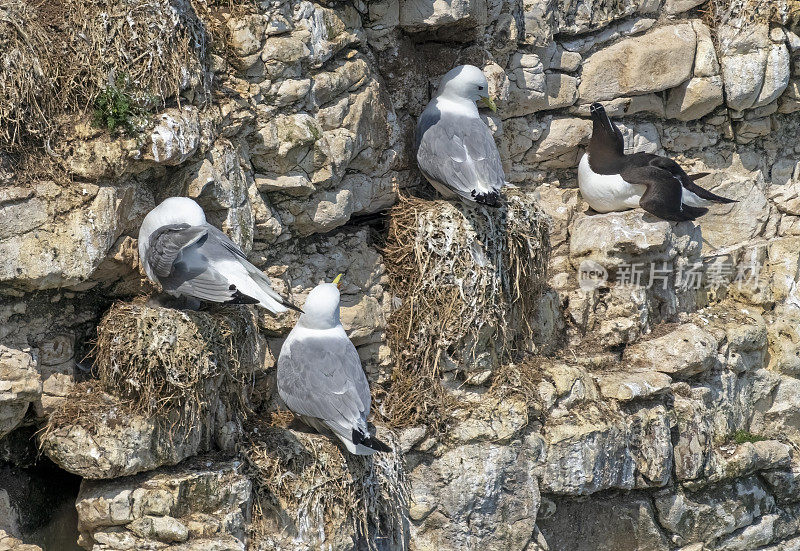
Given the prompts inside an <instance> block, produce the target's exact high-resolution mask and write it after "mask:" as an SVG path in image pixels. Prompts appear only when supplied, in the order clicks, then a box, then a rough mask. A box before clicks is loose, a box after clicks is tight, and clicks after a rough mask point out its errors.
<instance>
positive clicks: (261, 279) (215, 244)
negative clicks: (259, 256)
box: [203, 225, 293, 307]
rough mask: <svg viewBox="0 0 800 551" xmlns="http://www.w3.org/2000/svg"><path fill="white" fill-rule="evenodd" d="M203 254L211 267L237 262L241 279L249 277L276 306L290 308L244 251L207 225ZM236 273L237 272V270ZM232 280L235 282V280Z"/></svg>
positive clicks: (242, 290) (288, 303)
mask: <svg viewBox="0 0 800 551" xmlns="http://www.w3.org/2000/svg"><path fill="white" fill-rule="evenodd" d="M203 253H204V254H205V255H206V257H208V260H209V264H210V265H211V266H215V265H217V263H218V261H220V260H224V261H228V260H236V261H238V263H239V264H240V265H241V272H242V273H241V275H242V276H243V277H249V278H250V279H252V280H253V281H254V282H255V284H256V285H258V288H259V289H260V290H261V292H263V293H264V294H266V295H267V296H268V297H270V298H272V299H273V300H274V301H275V302H277V303H278V304H281V305H284V306H286V305H290V306H291V302H289V301H288V300H287V299H285V298H284V297H282V296H281V295H280V294H278V292H277V291H276V290H275V289H273V288H272V283H271V282H270V280H269V278H268V277H267V276H266V275H265V274H264V272H262V271H261V270H259V269H258V268H256V267H255V266H253V265H252V264H251V263H250V262H249V261H248V260H247V255H245V254H244V251H243V250H242V249H241V247H239V246H238V245H237V244H236V243H234V242H233V241H231V239H230V237H228V236H227V235H225V234H224V233H223V232H222V231H220V230H218V229H217V228H215V227H214V226H211V225H208V239H207V240H206V242H205V243H204V244H203ZM237 271H239V270H238V269H237ZM233 279H234V281H235V280H236V279H237V278H233ZM239 291H241V292H243V293H245V294H246V293H247V289H239ZM262 298H263V297H262ZM292 307H293V306H292Z"/></svg>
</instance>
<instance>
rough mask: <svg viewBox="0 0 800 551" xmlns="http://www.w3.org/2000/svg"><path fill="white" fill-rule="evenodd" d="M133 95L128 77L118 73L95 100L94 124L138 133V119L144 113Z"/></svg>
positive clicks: (131, 133) (111, 130) (109, 128)
mask: <svg viewBox="0 0 800 551" xmlns="http://www.w3.org/2000/svg"><path fill="white" fill-rule="evenodd" d="M144 112H145V111H144V109H142V108H141V107H139V106H138V105H137V104H136V102H135V101H134V99H133V97H132V96H131V92H130V86H129V85H128V79H127V77H126V76H125V75H118V76H117V78H116V79H115V80H114V83H113V84H110V85H109V86H108V87H107V88H106V89H105V90H103V91H102V92H100V93H99V94H98V95H97V97H96V98H95V100H94V124H95V126H98V127H101V128H105V129H106V130H108V131H109V132H112V133H116V132H119V131H121V130H124V131H125V132H127V134H128V135H133V134H135V133H136V130H137V127H138V126H139V125H137V122H138V121H137V119H141V118H142V116H143V115H144Z"/></svg>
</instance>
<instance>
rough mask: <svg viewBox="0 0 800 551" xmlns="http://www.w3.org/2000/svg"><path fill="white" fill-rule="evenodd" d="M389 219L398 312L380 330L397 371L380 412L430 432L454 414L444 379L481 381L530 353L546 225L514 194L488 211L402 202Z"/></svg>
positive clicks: (527, 197) (531, 204)
mask: <svg viewBox="0 0 800 551" xmlns="http://www.w3.org/2000/svg"><path fill="white" fill-rule="evenodd" d="M389 220H390V222H389V224H390V225H389V235H388V239H387V245H386V248H385V251H384V253H385V258H386V264H387V271H388V273H389V275H390V278H391V284H392V290H393V292H394V294H395V295H396V296H398V297H400V298H401V299H402V305H401V306H400V307H399V308H398V309H397V310H396V311H395V312H394V313H393V314H392V316H391V318H390V319H389V324H388V325H389V332H388V333H389V344H390V346H391V348H392V351H393V353H394V356H395V358H396V361H397V365H396V367H395V369H394V371H393V373H392V383H391V387H390V388H389V390H388V393H387V395H386V397H385V399H384V401H383V405H382V411H383V413H384V415H385V417H386V418H387V421H388V422H389V423H390V424H391V425H392V426H395V427H400V426H412V425H416V424H419V423H420V422H425V423H426V424H428V425H429V426H434V427H437V426H439V424H440V422H441V421H442V420H443V419H444V418H445V417H446V412H447V411H449V410H450V409H452V407H451V406H452V405H453V404H452V398H451V397H450V396H449V395H448V393H447V391H446V390H445V389H444V388H443V386H442V384H441V376H442V373H443V372H445V371H448V372H456V373H458V374H460V375H463V377H464V378H465V379H466V380H467V381H468V382H471V383H477V382H482V381H483V380H486V379H487V378H488V376H489V375H490V374H491V371H492V370H493V369H496V368H497V367H499V366H500V365H503V364H505V363H508V362H509V361H511V360H512V359H513V358H514V357H515V356H516V355H517V354H518V353H519V352H521V351H523V350H528V349H530V348H531V346H532V344H531V338H532V335H533V328H532V327H531V325H530V322H531V319H532V317H533V315H534V311H535V309H536V305H537V299H538V297H539V296H540V294H541V291H542V289H543V287H544V284H545V280H546V268H547V263H548V260H549V254H550V243H549V233H548V224H547V217H546V215H544V214H543V213H542V212H541V211H540V210H539V209H538V207H537V206H536V203H535V201H534V199H533V196H532V195H531V194H525V193H522V192H520V191H517V190H514V191H511V192H510V193H509V194H508V195H507V197H506V204H505V206H504V207H502V208H500V209H497V210H491V211H487V210H486V209H484V208H470V207H465V206H463V205H461V204H460V203H452V202H449V201H423V200H420V199H416V198H403V199H401V201H400V203H399V204H398V205H397V206H396V207H395V208H393V209H392V211H391V212H390V213H389Z"/></svg>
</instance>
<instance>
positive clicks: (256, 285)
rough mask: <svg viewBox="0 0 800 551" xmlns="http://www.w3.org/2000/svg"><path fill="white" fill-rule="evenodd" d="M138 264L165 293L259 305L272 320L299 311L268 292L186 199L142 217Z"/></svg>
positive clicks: (225, 239) (238, 251)
mask: <svg viewBox="0 0 800 551" xmlns="http://www.w3.org/2000/svg"><path fill="white" fill-rule="evenodd" d="M139 261H140V262H141V264H142V267H143V268H144V272H145V274H147V277H148V278H149V279H150V281H152V282H154V283H158V284H160V285H161V288H162V289H163V290H164V292H166V293H168V294H170V295H172V296H175V297H183V298H186V299H188V300H189V302H190V303H191V304H192V305H194V306H195V307H196V306H199V301H207V302H217V303H233V304H258V305H259V306H262V307H263V308H266V309H267V310H269V311H270V312H272V313H274V314H280V313H282V312H285V311H286V310H287V308H292V309H293V310H299V308H297V307H296V306H294V305H293V304H292V303H290V302H289V301H288V300H286V299H285V298H283V297H282V296H280V295H279V294H278V293H277V292H275V290H274V289H273V288H272V285H271V284H270V281H269V279H268V278H267V276H266V275H264V274H263V273H262V272H261V270H259V269H258V268H256V267H255V266H253V265H252V264H250V262H248V261H247V256H246V255H245V254H244V251H242V249H241V248H240V247H239V246H238V245H236V243H234V242H233V241H231V240H230V238H229V237H228V236H227V235H225V234H224V233H222V231H220V230H218V229H217V228H215V227H214V226H212V225H211V224H209V223H208V222H206V215H205V213H204V212H203V209H202V208H201V207H200V205H198V204H197V203H195V202H194V201H193V200H192V199H189V198H188V197H170V198H169V199H165V200H164V201H163V202H162V203H161V204H160V205H158V206H157V207H156V208H154V209H153V210H151V211H150V212H149V213H148V214H147V216H145V218H144V221H143V222H142V227H141V228H140V229H139Z"/></svg>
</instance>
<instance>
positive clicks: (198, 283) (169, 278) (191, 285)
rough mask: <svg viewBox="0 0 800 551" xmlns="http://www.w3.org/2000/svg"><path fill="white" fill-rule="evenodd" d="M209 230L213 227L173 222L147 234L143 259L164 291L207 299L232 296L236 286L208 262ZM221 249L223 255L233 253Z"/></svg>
mask: <svg viewBox="0 0 800 551" xmlns="http://www.w3.org/2000/svg"><path fill="white" fill-rule="evenodd" d="M211 229H216V228H213V226H207V225H203V226H189V225H188V224H172V225H168V226H163V227H161V228H159V229H158V230H156V231H155V232H154V233H153V235H152V236H151V237H150V248H149V250H148V251H147V259H146V261H147V262H148V263H149V264H150V266H151V267H152V268H153V272H155V274H156V275H157V276H158V280H159V282H160V283H161V286H162V287H163V288H164V290H165V291H167V292H170V293H177V294H180V295H186V296H191V297H195V298H198V299H201V300H207V301H210V302H229V301H231V300H234V299H235V297H236V288H235V286H232V285H231V284H230V282H229V281H228V279H227V278H226V277H225V276H224V275H223V274H220V273H219V272H218V271H217V270H215V269H214V268H213V267H212V266H210V265H209V262H208V258H207V256H206V253H207V252H208V251H207V250H206V249H207V247H206V246H207V245H208V244H209V238H210V236H211V235H213V233H212V232H211ZM216 231H217V232H219V230H216ZM219 233H222V232H219ZM223 235H224V234H223ZM210 248H211V249H213V247H210ZM221 250H222V251H224V254H225V255H226V256H229V257H230V256H232V254H233V253H231V252H228V251H227V250H225V249H221Z"/></svg>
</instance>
